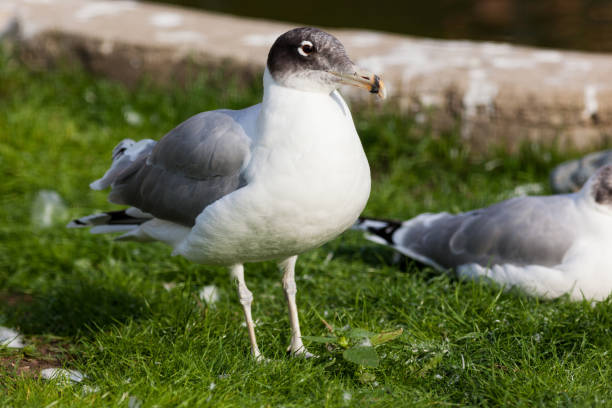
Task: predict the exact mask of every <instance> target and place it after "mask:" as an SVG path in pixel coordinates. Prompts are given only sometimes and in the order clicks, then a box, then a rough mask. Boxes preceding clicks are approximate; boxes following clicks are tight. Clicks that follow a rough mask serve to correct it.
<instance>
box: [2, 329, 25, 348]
mask: <svg viewBox="0 0 612 408" xmlns="http://www.w3.org/2000/svg"><path fill="white" fill-rule="evenodd" d="M0 345H1V346H5V347H9V348H23V347H24V346H25V345H24V344H23V337H21V334H19V332H17V331H15V330H13V329H10V328H8V327H3V326H0Z"/></svg>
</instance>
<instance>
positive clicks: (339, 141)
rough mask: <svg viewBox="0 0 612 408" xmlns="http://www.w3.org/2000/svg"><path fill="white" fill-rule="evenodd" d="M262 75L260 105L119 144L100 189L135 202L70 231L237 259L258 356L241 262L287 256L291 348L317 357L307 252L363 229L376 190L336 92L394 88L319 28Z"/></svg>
mask: <svg viewBox="0 0 612 408" xmlns="http://www.w3.org/2000/svg"><path fill="white" fill-rule="evenodd" d="M263 81H264V95H263V101H262V103H260V104H257V105H254V106H251V107H248V108H246V109H242V110H227V109H220V110H215V111H209V112H203V113H199V114H197V115H195V116H193V117H191V118H189V119H187V120H186V121H185V122H183V123H181V124H180V125H178V126H177V127H176V128H174V129H173V130H171V131H170V132H169V133H167V134H166V135H165V136H164V137H163V138H162V139H161V140H160V141H159V142H155V141H153V140H141V141H139V142H134V141H133V140H123V141H122V142H120V143H119V144H118V145H117V147H115V149H114V150H113V154H112V158H113V162H112V165H111V167H110V169H109V170H108V171H107V172H106V174H105V175H104V177H102V178H101V179H99V180H97V181H95V182H93V183H92V184H91V185H90V186H91V188H92V189H94V190H102V189H105V188H107V187H111V191H110V194H109V200H110V201H111V202H112V203H117V204H123V205H128V206H130V207H129V208H127V209H125V210H123V211H113V212H108V213H102V214H95V215H90V216H87V217H83V218H80V219H77V220H74V221H72V222H71V223H70V224H69V227H93V228H92V229H91V231H92V232H93V233H106V232H119V231H122V232H124V234H123V235H121V236H120V237H118V239H119V240H135V241H161V242H164V243H166V244H168V245H170V246H171V247H172V248H173V254H176V255H182V256H184V257H185V258H187V259H189V260H191V261H193V262H197V263H202V264H210V265H224V266H228V267H229V269H230V273H231V276H232V277H233V278H234V279H235V281H236V283H237V288H238V296H239V298H240V303H241V304H242V307H243V310H244V316H245V320H246V325H247V330H248V334H249V339H250V343H251V352H252V355H253V356H254V357H255V358H256V359H259V358H260V356H261V353H260V351H259V348H258V346H257V341H256V339H255V329H254V324H253V319H252V317H251V303H252V300H253V295H252V293H251V292H250V291H249V289H248V288H247V285H246V283H245V279H244V267H243V264H244V263H246V262H257V261H264V260H277V261H278V265H279V267H280V269H281V270H282V272H283V278H282V282H283V288H284V292H285V297H286V300H287V304H288V308H289V321H290V324H291V344H290V346H289V349H288V352H290V353H291V354H292V355H302V356H307V357H308V356H311V354H310V353H308V351H307V350H306V349H305V347H304V345H303V343H302V339H301V334H300V326H299V322H298V312H297V306H296V302H295V295H296V284H295V279H294V268H295V263H296V260H297V255H298V254H301V253H303V252H304V251H308V250H310V249H313V248H316V247H318V246H320V245H322V244H323V243H325V242H327V241H329V240H331V239H333V238H335V237H336V236H338V235H339V234H340V233H342V232H343V231H344V230H346V229H348V228H349V227H350V226H351V225H353V223H354V222H355V220H356V219H357V217H358V216H359V214H360V213H361V211H362V210H363V208H364V207H365V205H366V202H367V200H368V196H369V194H370V168H369V165H368V161H367V159H366V156H365V154H364V151H363V148H362V146H361V142H360V140H359V137H358V135H357V132H356V130H355V126H354V124H353V119H352V117H351V113H350V111H349V109H348V107H347V105H346V103H345V102H344V100H343V99H342V97H341V96H340V94H339V93H338V91H337V88H338V87H339V86H340V85H341V84H349V85H354V86H357V87H361V88H365V89H366V90H368V91H369V92H371V93H374V94H378V95H379V96H381V97H384V85H383V83H382V81H381V80H380V78H379V77H378V76H377V75H373V74H371V73H369V72H367V71H364V70H362V69H360V68H358V67H356V66H355V64H353V62H351V60H350V59H349V57H348V56H347V54H346V52H345V49H344V46H343V45H342V44H341V43H340V41H338V40H337V39H336V38H335V37H333V36H332V35H330V34H328V33H326V32H323V31H321V30H318V29H315V28H296V29H293V30H291V31H288V32H286V33H285V34H283V35H281V36H280V37H279V38H278V39H277V40H276V41H275V43H274V44H273V45H272V48H271V49H270V52H269V54H268V60H267V64H266V69H265V72H264V78H263Z"/></svg>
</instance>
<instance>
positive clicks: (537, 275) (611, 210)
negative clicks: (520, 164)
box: [355, 165, 612, 300]
mask: <svg viewBox="0 0 612 408" xmlns="http://www.w3.org/2000/svg"><path fill="white" fill-rule="evenodd" d="M355 228H356V229H361V230H365V231H367V232H368V236H367V237H368V238H369V239H371V240H372V241H375V242H378V243H381V244H383V245H389V246H391V247H393V248H394V249H396V250H397V251H399V252H401V253H402V254H404V255H406V256H408V257H410V258H413V259H416V260H417V261H420V262H423V263H424V264H427V265H430V266H432V267H433V268H435V269H438V270H441V271H446V270H448V269H455V270H456V272H457V274H458V275H460V276H468V277H480V276H487V277H489V278H491V279H493V280H494V281H496V282H498V283H500V284H502V285H507V286H517V287H520V288H522V289H524V290H526V291H527V292H529V293H532V294H534V295H537V296H542V297H546V298H555V297H558V296H561V295H562V294H564V293H569V295H570V298H571V299H572V300H580V299H582V298H583V297H584V298H587V299H593V300H603V299H605V298H606V297H608V296H609V295H610V294H611V293H612V256H610V250H611V249H612V165H610V166H606V167H603V168H601V169H600V170H599V171H598V172H597V173H596V174H594V175H593V176H591V178H590V179H589V180H588V182H587V183H586V184H585V185H584V187H583V188H582V189H581V190H580V191H578V192H576V193H573V194H566V195H556V196H541V197H518V198H512V199H510V200H506V201H503V202H501V203H498V204H495V205H492V206H490V207H487V208H483V209H478V210H474V211H469V212H465V213H461V214H457V215H451V214H448V213H439V214H421V215H419V216H417V217H415V218H413V219H411V220H408V221H404V222H399V221H383V220H375V219H368V218H361V219H360V220H359V221H358V222H357V224H356V225H355Z"/></svg>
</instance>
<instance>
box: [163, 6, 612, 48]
mask: <svg viewBox="0 0 612 408" xmlns="http://www.w3.org/2000/svg"><path fill="white" fill-rule="evenodd" d="M153 1H157V2H161V3H173V4H178V5H183V6H189V7H195V8H201V9H205V10H211V11H219V12H223V13H229V14H235V15H240V16H249V17H260V18H267V19H274V20H281V21H288V22H295V23H297V24H300V25H318V26H328V27H353V28H368V29H374V30H380V31H389V32H395V33H402V34H409V35H415V36H422V37H434V38H446V39H473V40H489V41H505V42H512V43H517V44H528V45H535V46H542V47H553V48H565V49H578V50H588V51H612V0H419V1H414V0H412V1H403V2H400V1H390V0H378V1H364V0H351V1H348V0H326V1H325V0H285V1H283V0H272V1H267V2H261V1H236V0H153Z"/></svg>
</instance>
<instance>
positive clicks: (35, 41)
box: [0, 0, 612, 148]
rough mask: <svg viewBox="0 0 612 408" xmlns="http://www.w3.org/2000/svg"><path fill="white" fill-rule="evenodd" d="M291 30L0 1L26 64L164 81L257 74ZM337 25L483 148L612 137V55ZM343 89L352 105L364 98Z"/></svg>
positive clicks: (79, 0) (1, 15)
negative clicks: (59, 64) (69, 63)
mask: <svg viewBox="0 0 612 408" xmlns="http://www.w3.org/2000/svg"><path fill="white" fill-rule="evenodd" d="M292 27H293V26H292V25H291V24H288V23H279V22H271V21H264V20H255V19H247V18H238V17H233V16H228V15H222V14H216V13H208V12H201V11H195V10H189V9H184V8H178V7H171V6H163V5H154V4H148V3H139V2H133V1H95V0H2V2H0V36H4V37H5V38H12V39H14V40H17V42H18V44H19V46H20V49H21V50H22V55H23V56H24V60H25V61H27V62H29V63H30V64H34V65H37V66H47V65H50V64H53V63H54V62H55V61H57V60H58V59H65V58H74V59H77V60H79V61H80V62H82V63H83V65H84V66H86V67H87V68H89V69H90V70H92V71H93V72H96V73H99V74H103V75H106V76H109V77H112V78H116V79H118V80H121V81H124V82H126V83H128V84H129V83H132V82H134V81H135V80H137V79H138V78H140V77H141V76H142V75H143V74H147V75H149V76H150V77H152V78H154V79H156V80H159V81H161V82H167V81H169V80H175V79H177V78H179V79H180V78H184V77H186V76H188V75H189V72H190V71H193V70H197V69H210V68H212V67H219V66H223V67H224V69H227V70H231V71H233V72H234V73H239V74H243V75H245V77H247V78H249V79H251V78H253V77H254V76H255V75H259V74H260V73H261V72H262V70H263V66H264V64H265V60H266V56H267V52H268V49H269V47H270V45H271V44H272V42H273V41H274V40H275V39H276V37H277V36H278V35H279V34H281V33H283V32H284V31H286V30H288V29H290V28H292ZM329 31H330V32H332V33H333V34H334V35H336V36H337V37H338V38H339V39H340V40H341V41H342V42H343V43H344V44H345V46H346V48H347V50H348V52H349V55H350V56H351V57H352V58H353V60H354V61H355V62H357V63H358V64H359V65H361V66H363V67H364V68H368V69H370V70H372V71H374V72H376V73H380V74H381V75H382V76H383V78H384V80H385V82H386V84H387V86H388V88H389V94H390V98H389V100H388V102H385V103H389V104H394V105H396V106H397V107H399V109H400V112H403V113H406V114H411V115H416V116H417V118H425V117H427V118H428V119H429V120H431V122H432V123H433V125H434V126H435V127H437V128H445V127H448V126H455V125H456V124H457V123H460V126H461V131H462V136H463V137H464V138H465V140H466V142H468V143H471V144H473V145H474V146H476V147H480V148H482V147H486V146H488V145H489V144H491V143H493V144H499V143H500V142H502V143H505V144H507V145H508V146H509V147H511V148H512V147H516V146H517V145H518V144H519V142H520V141H522V140H525V139H527V140H539V141H544V142H545V143H546V142H553V141H556V142H558V143H559V145H560V146H561V147H564V146H576V147H579V148H588V147H594V146H600V145H601V144H603V143H606V142H607V140H608V137H609V136H611V135H612V83H611V79H612V55H607V54H592V53H581V52H567V51H557V50H547V49H537V48H530V47H519V46H513V45H509V44H503V43H487V42H484V43H482V42H481V43H478V42H471V41H439V40H429V39H416V38H411V37H406V36H400V35H392V34H384V33H378V32H371V31H363V30H359V31H357V30H345V29H329ZM343 93H344V94H345V95H346V96H347V97H348V99H349V100H352V101H353V102H356V101H359V100H360V98H363V97H364V96H367V95H363V93H360V92H354V91H353V90H352V89H344V90H343Z"/></svg>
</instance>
